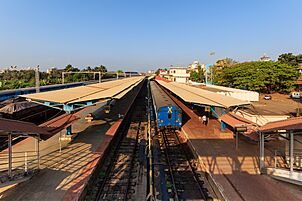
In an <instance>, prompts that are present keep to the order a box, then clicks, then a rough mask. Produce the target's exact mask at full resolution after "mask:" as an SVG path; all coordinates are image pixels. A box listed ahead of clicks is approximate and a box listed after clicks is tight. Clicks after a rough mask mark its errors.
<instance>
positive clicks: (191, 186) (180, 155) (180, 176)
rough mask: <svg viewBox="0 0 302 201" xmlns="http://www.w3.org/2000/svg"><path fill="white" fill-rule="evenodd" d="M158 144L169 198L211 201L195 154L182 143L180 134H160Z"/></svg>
mask: <svg viewBox="0 0 302 201" xmlns="http://www.w3.org/2000/svg"><path fill="white" fill-rule="evenodd" d="M158 142H159V147H160V152H161V153H162V154H161V155H162V156H164V159H162V161H163V164H165V178H166V179H165V180H166V181H165V182H166V187H167V191H168V197H169V198H170V199H171V198H172V199H174V200H211V197H210V196H209V195H208V192H207V189H206V188H205V187H204V181H203V179H202V176H201V173H200V172H198V169H197V163H196V161H195V160H194V157H193V154H192V152H191V150H190V149H189V147H188V146H187V144H186V143H181V141H180V139H179V137H178V133H177V132H176V131H172V130H171V131H168V132H167V131H166V132H160V133H158ZM162 194H163V193H162Z"/></svg>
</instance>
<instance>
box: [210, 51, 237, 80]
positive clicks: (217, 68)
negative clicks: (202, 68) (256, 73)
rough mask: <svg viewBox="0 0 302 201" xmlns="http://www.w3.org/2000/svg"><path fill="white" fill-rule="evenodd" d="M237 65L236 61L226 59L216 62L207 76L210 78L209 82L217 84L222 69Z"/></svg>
mask: <svg viewBox="0 0 302 201" xmlns="http://www.w3.org/2000/svg"><path fill="white" fill-rule="evenodd" d="M237 63H238V62H237V61H235V60H234V59H231V58H228V57H226V58H224V59H220V60H217V61H216V63H215V65H213V66H211V67H210V72H209V74H210V76H211V81H212V82H213V83H217V82H218V80H217V79H219V74H220V73H221V70H222V68H230V67H232V66H234V65H235V64H237Z"/></svg>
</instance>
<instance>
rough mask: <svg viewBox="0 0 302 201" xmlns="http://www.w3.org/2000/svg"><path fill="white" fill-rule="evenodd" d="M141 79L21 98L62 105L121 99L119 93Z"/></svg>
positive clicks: (121, 80)
mask: <svg viewBox="0 0 302 201" xmlns="http://www.w3.org/2000/svg"><path fill="white" fill-rule="evenodd" d="M143 79H144V77H142V76H138V77H131V78H125V79H120V80H114V81H108V82H104V83H97V84H91V85H86V86H79V87H74V88H67V89H61V90H55V91H48V92H41V93H35V94H28V95H22V97H25V98H26V99H27V100H31V101H38V102H51V103H58V104H64V105H67V104H72V103H79V102H85V101H93V100H100V99H106V98H121V97H122V96H119V94H120V93H122V92H123V91H125V90H127V89H129V88H131V87H132V86H134V85H135V84H138V83H140V82H141V81H142V80H143Z"/></svg>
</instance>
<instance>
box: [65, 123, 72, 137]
mask: <svg viewBox="0 0 302 201" xmlns="http://www.w3.org/2000/svg"><path fill="white" fill-rule="evenodd" d="M66 134H67V135H69V136H70V135H71V134H72V131H71V125H70V126H68V127H67V128H66Z"/></svg>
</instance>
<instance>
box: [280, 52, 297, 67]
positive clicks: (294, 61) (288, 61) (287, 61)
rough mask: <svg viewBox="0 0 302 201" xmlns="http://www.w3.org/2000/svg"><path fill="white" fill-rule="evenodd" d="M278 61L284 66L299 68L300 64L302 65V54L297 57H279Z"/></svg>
mask: <svg viewBox="0 0 302 201" xmlns="http://www.w3.org/2000/svg"><path fill="white" fill-rule="evenodd" d="M278 61H279V62H280V63H283V64H288V65H291V66H296V67H297V66H298V65H299V64H301V63H302V54H300V55H297V56H295V55H293V53H285V54H281V55H279V57H278Z"/></svg>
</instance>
